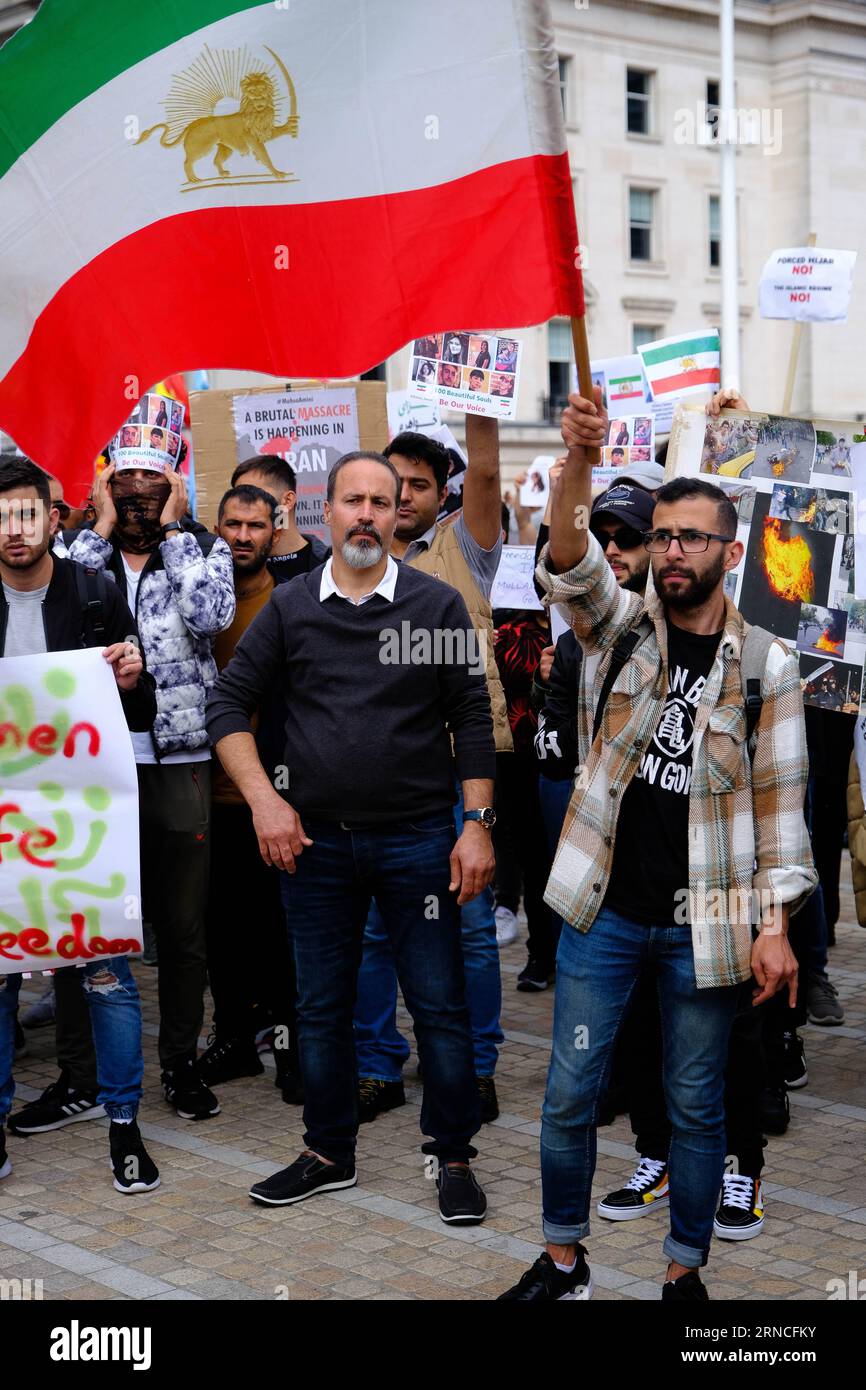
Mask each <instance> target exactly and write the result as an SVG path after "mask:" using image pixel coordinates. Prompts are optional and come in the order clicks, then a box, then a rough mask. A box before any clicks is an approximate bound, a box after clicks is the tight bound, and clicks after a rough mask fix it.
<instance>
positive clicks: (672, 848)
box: [604, 622, 722, 926]
mask: <svg viewBox="0 0 866 1390" xmlns="http://www.w3.org/2000/svg"><path fill="white" fill-rule="evenodd" d="M667 628H668V693H667V698H666V700H665V704H664V708H663V710H662V714H661V718H660V719H659V722H658V725H657V727H656V731H655V734H654V736H653V738H652V740H651V742H650V746H649V748H647V749H646V751H645V752H644V754H643V756H642V757H641V760H640V764H639V765H638V768H637V771H636V772H635V774H634V777H633V778H632V780H631V782H630V783H629V785H628V787H627V788H626V791H625V795H624V796H623V799H622V804H621V806H620V812H619V819H618V821H617V826H616V837H615V840H614V852H613V868H612V871H611V877H610V883H609V884H608V889H607V893H606V895H605V900H604V904H605V907H610V908H612V909H613V910H614V911H615V912H621V913H622V914H623V916H624V917H634V918H636V919H637V920H638V921H642V922H652V923H657V924H658V925H660V926H662V925H665V924H668V923H670V922H672V921H673V920H674V912H675V910H676V908H677V905H678V904H682V903H683V902H684V901H685V899H684V897H683V890H685V889H688V887H689V843H688V837H689V788H690V787H691V782H692V744H693V742H694V736H695V712H696V709H697V706H698V704H699V703H700V699H701V694H702V692H703V689H704V686H705V685H706V683H707V676H708V675H709V673H710V671H711V669H712V665H713V661H714V660H715V656H716V651H717V650H718V646H719V642H720V641H721V638H722V634H721V632H714V633H711V634H710V635H709V636H704V635H699V634H698V633H694V632H686V631H685V629H684V628H681V627H675V626H674V624H673V623H671V622H668V625H667ZM677 895H679V896H677Z"/></svg>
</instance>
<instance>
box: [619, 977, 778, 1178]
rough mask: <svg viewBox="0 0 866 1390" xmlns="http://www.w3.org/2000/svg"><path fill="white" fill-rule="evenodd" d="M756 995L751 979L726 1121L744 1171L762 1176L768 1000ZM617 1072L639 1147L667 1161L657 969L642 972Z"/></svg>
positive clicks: (728, 1082)
mask: <svg viewBox="0 0 866 1390" xmlns="http://www.w3.org/2000/svg"><path fill="white" fill-rule="evenodd" d="M751 998H752V994H751V985H750V984H746V985H743V986H741V998H740V1001H739V1005H738V1008H737V1015H736V1018H735V1019H734V1025H733V1028H732V1029H731V1038H730V1043H729V1046H728V1063H727V1067H726V1069H725V1127H726V1131H727V1151H728V1153H729V1154H733V1155H735V1156H736V1159H737V1167H738V1171H739V1172H740V1173H742V1174H744V1175H745V1176H746V1177H752V1178H757V1177H760V1175H761V1171H762V1169H763V1166H764V1152H763V1134H762V1130H761V1091H762V1090H763V1088H764V1084H765V1083H764V1060H763V1053H762V1048H761V1023H762V1019H761V1014H762V1012H763V1009H764V1008H765V1007H766V1006H761V1007H760V1008H758V1009H755V1008H753V1007H752V1003H751ZM616 1075H617V1079H618V1080H619V1082H620V1083H621V1084H622V1085H623V1086H624V1087H625V1091H626V1098H627V1104H628V1112H629V1119H630V1121H631V1127H632V1133H633V1134H634V1136H635V1149H636V1150H637V1152H638V1153H639V1154H643V1155H644V1157H646V1158H655V1159H658V1160H659V1161H662V1162H666V1161H667V1157H668V1150H669V1149H670V1142H671V1126H670V1121H669V1120H668V1115H667V1108H666V1105H665V1097H664V1090H663V1088H662V1035H661V1018H660V1015H659V1003H658V993H657V989H656V979H655V975H654V974H653V973H651V972H647V973H646V974H644V975H643V976H642V977H641V980H640V983H639V985H638V988H637V990H636V992H635V995H634V997H633V999H632V1004H631V1007H630V1009H629V1012H628V1014H627V1015H626V1018H625V1019H624V1021H623V1026H622V1029H621V1030H620V1035H619V1038H618V1040H617V1057H616Z"/></svg>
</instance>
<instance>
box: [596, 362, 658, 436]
mask: <svg viewBox="0 0 866 1390" xmlns="http://www.w3.org/2000/svg"><path fill="white" fill-rule="evenodd" d="M591 366H592V384H593V386H600V387H601V399H602V404H603V405H604V406H605V407H606V409H607V411H608V413H609V414H610V415H615V414H617V413H619V414H626V415H633V414H635V413H636V412H637V411H643V412H645V413H646V414H648V415H652V417H653V419H654V421H655V432H656V434H668V433H669V432H670V428H671V421H672V420H673V414H674V401H673V400H668V399H665V400H660V401H656V400H653V397H652V393H651V391H650V388H649V384H648V382H647V379H646V375H645V374H644V369H643V362H642V361H641V357H640V353H638V352H632V353H629V354H627V355H626V356H624V357H599V358H597V359H596V360H595V361H594V362H593V363H592V364H591ZM571 389H572V391H576V390H577V368H576V367H575V366H572V369H571Z"/></svg>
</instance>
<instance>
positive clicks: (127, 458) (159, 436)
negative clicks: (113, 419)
mask: <svg viewBox="0 0 866 1390" xmlns="http://www.w3.org/2000/svg"><path fill="white" fill-rule="evenodd" d="M184 414H185V407H184V406H183V404H182V403H181V402H180V401H178V400H175V399H174V397H172V396H167V395H162V394H161V393H160V392H158V391H150V392H148V394H147V395H146V396H142V398H141V400H140V401H139V402H138V405H137V406H136V407H135V410H133V412H132V414H131V415H130V417H129V419H128V420H127V422H126V424H125V425H121V427H120V429H119V430H118V432H117V434H116V435H115V436H114V439H113V440H112V441H111V446H110V448H111V458H112V462H113V463H114V466H115V468H116V469H117V471H118V472H121V470H123V469H129V468H151V469H154V470H155V471H156V472H157V473H172V472H173V471H174V469H175V468H176V467H177V456H178V454H179V452H180V437H181V431H182V429H183V418H184Z"/></svg>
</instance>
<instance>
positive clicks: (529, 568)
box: [490, 545, 543, 609]
mask: <svg viewBox="0 0 866 1390" xmlns="http://www.w3.org/2000/svg"><path fill="white" fill-rule="evenodd" d="M534 574H535V546H534V545H504V546H503V547H502V559H501V560H500V561H499V568H498V569H497V571H496V578H495V579H494V580H493V588H492V589H491V591H490V607H491V608H531V609H535V608H541V607H543V605H542V603H541V600H540V599H539V597H538V595H537V593H536V592H535V585H534V584H533V582H532V576H533V575H534Z"/></svg>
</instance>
